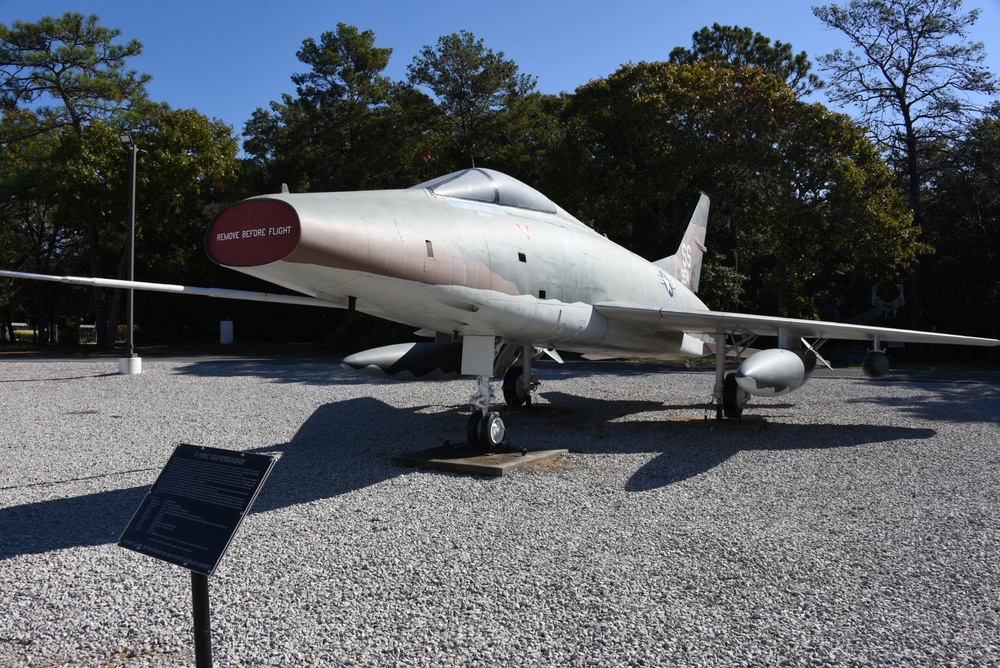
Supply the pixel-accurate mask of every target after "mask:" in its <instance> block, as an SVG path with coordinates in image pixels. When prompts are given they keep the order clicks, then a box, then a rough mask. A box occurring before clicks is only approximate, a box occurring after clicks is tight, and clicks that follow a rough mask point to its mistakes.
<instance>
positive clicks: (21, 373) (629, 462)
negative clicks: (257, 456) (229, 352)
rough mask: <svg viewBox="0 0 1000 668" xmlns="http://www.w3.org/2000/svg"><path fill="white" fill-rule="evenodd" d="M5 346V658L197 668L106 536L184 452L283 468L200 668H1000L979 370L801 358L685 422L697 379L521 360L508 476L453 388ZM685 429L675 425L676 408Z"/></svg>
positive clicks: (1, 436) (461, 388)
mask: <svg viewBox="0 0 1000 668" xmlns="http://www.w3.org/2000/svg"><path fill="white" fill-rule="evenodd" d="M116 371H117V362H116V361H115V360H87V361H16V360H10V359H3V358H0V419H2V422H0V424H2V425H3V429H2V430H0V665H3V666H38V667H41V666H45V667H49V666H79V665H85V666H156V667H159V666H190V665H193V663H194V656H193V635H192V630H191V609H190V608H191V604H190V578H189V577H188V573H187V572H186V571H184V570H182V569H180V568H178V567H175V566H171V565H168V564H165V563H162V562H159V561H156V560H154V559H151V558H149V557H146V556H143V555H139V554H135V553H133V552H130V551H128V550H124V549H122V548H119V547H117V546H116V545H115V542H116V540H117V538H118V534H119V533H120V532H121V530H122V529H123V528H124V526H125V524H126V523H127V522H128V520H129V518H130V517H131V514H132V512H133V511H134V510H135V508H136V507H137V506H138V503H139V501H140V500H141V498H142V495H143V493H144V492H145V490H146V488H147V487H148V485H149V484H150V483H151V482H152V481H153V479H154V478H155V477H156V475H157V473H158V472H159V471H160V469H161V468H162V467H163V464H164V463H165V462H166V460H167V457H168V456H169V454H170V453H171V452H172V450H173V448H174V447H175V446H176V445H177V444H178V443H181V442H187V443H196V444H201V445H209V446H214V447H222V448H229V449H234V450H254V451H257V452H271V453H275V454H279V455H280V456H281V459H280V460H279V461H278V463H277V464H276V466H275V469H274V472H273V473H272V475H271V478H270V479H269V480H268V482H267V484H266V485H265V488H264V490H263V491H262V493H261V495H260V497H259V498H258V500H257V503H256V504H255V506H254V510H253V512H252V513H251V515H250V516H249V517H248V518H247V520H246V522H245V523H244V524H243V526H242V527H241V529H240V531H239V532H238V533H237V535H236V538H235V540H234V541H233V544H232V545H231V546H230V548H229V551H228V552H227V553H226V555H225V557H224V558H223V560H222V562H221V565H220V567H219V569H218V571H217V572H216V574H215V575H214V576H212V578H211V580H210V588H211V600H212V627H213V643H214V656H215V661H216V664H217V665H224V666H292V665H317V666H328V665H344V666H385V665H396V666H456V665H457V666H492V665H522V666H529V665H538V666H543V665H544V666H611V665H615V666H655V665H664V666H669V665H686V666H699V665H700V666H727V665H731V666H747V665H788V666H804V665H842V666H895V665H900V666H903V665H905V666H912V665H927V666H932V665H933V666H937V665H956V666H987V665H996V662H997V661H998V658H1000V558H998V556H997V555H998V552H1000V550H998V548H1000V530H998V529H1000V507H998V500H1000V486H998V481H1000V417H998V415H1000V410H998V409H1000V385H998V382H997V381H998V380H1000V379H993V378H990V377H988V376H977V377H971V378H970V377H950V378H949V379H947V380H946V381H945V382H937V381H938V380H940V377H939V376H935V375H927V376H919V375H918V376H916V377H915V379H914V377H896V378H895V379H891V380H888V381H883V382H876V383H872V382H868V381H863V380H860V379H858V378H855V377H843V374H839V375H834V376H830V375H826V376H823V375H821V374H820V373H819V372H818V374H817V375H818V376H819V377H817V378H814V379H813V380H812V381H811V382H810V383H809V384H808V385H807V386H806V387H805V388H803V389H802V390H800V391H799V392H797V393H795V394H793V395H791V396H790V397H783V398H780V399H776V400H772V401H760V402H758V403H755V404H751V408H750V409H749V410H750V411H751V412H752V413H753V414H757V415H763V416H764V417H766V418H767V420H768V422H769V428H768V429H767V430H765V431H763V432H760V433H753V432H750V431H746V430H727V429H715V430H710V429H707V428H705V426H704V424H703V423H701V422H700V420H701V417H702V416H703V414H704V410H703V405H704V403H705V400H706V398H707V396H708V395H709V394H710V391H711V385H712V374H711V371H709V370H705V371H688V370H684V369H682V368H674V367H670V368H666V369H664V368H662V367H655V366H651V365H635V364H632V365H625V364H614V365H612V364H603V365H598V364H582V363H569V364H567V365H564V366H556V365H554V364H545V365H541V366H540V367H539V370H538V371H539V376H540V378H541V380H542V382H543V384H542V387H541V392H540V395H539V397H538V401H537V406H536V409H535V410H534V411H533V412H524V411H512V412H510V413H508V414H507V415H505V421H506V422H507V424H508V427H509V429H510V437H511V439H512V440H513V441H514V442H515V443H517V444H523V445H526V446H528V447H533V448H550V447H553V448H555V447H560V448H569V449H570V450H571V453H570V454H569V455H568V456H566V457H565V458H563V459H561V460H560V461H558V462H557V463H556V464H549V465H543V466H539V467H537V468H534V469H531V470H528V471H522V472H517V473H514V474H511V475H510V476H508V477H505V478H501V479H487V478H476V477H462V476H456V475H447V474H440V473H431V472H424V471H415V470H410V469H404V468H400V467H397V466H395V465H393V464H392V463H390V461H389V460H390V457H391V456H392V455H393V454H396V453H399V452H402V451H406V450H418V449H423V448H428V447H433V446H437V445H440V444H441V443H442V442H443V441H445V440H450V441H453V442H458V441H461V440H463V438H464V431H465V417H464V416H465V414H466V407H465V406H464V401H465V399H466V398H467V397H468V395H469V394H471V393H472V390H473V387H472V383H471V382H463V381H455V382H447V383H436V384H435V383H412V384H403V383H398V384H397V383H390V382H368V381H367V380H365V379H360V378H359V377H357V376H353V375H349V374H347V373H346V372H344V371H342V370H341V369H340V367H339V365H338V364H336V363H335V362H334V361H316V360H296V359H284V360H259V361H237V360H229V361H226V360H223V361H219V360H161V359H155V358H147V359H145V360H144V363H143V372H142V374H141V375H138V376H120V375H118V374H117V373H116ZM684 418H695V420H694V423H693V424H691V423H686V422H684V421H683V420H684Z"/></svg>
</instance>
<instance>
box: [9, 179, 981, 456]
mask: <svg viewBox="0 0 1000 668" xmlns="http://www.w3.org/2000/svg"><path fill="white" fill-rule="evenodd" d="M708 210H709V199H708V197H707V196H706V195H704V194H703V195H702V196H701V199H700V201H699V203H698V205H697V208H696V209H695V211H694V215H693V216H692V218H691V222H690V223H689V225H688V227H687V230H686V232H685V233H684V237H683V238H682V239H681V242H680V245H679V246H678V248H677V252H676V253H675V254H674V255H671V256H670V257H666V258H663V259H661V260H658V261H656V262H649V261H647V260H645V259H643V258H641V257H639V256H638V255H635V254H634V253H632V252H630V251H628V250H626V249H625V248H623V247H621V246H619V245H618V244H616V243H614V242H613V241H611V240H609V239H608V238H606V237H605V236H603V235H601V234H598V233H597V232H595V231H594V230H593V229H591V228H589V227H587V226H586V225H584V224H583V223H581V222H580V221H578V220H577V219H576V218H574V217H573V216H571V215H570V214H569V213H567V212H566V211H565V210H563V209H562V208H560V207H559V206H557V205H556V204H554V203H553V202H552V201H551V200H549V199H548V198H547V197H546V196H544V195H543V194H542V193H540V192H538V191H537V190H535V189H533V188H531V187H530V186H528V185H526V184H524V183H521V182H519V181H517V180H515V179H513V178H511V177H509V176H507V175H505V174H502V173H500V172H497V171H493V170H489V169H480V168H473V169H466V170H462V171H459V172H455V173H452V174H448V175H446V176H442V177H440V178H437V179H434V180H431V181H427V182H425V183H421V184H418V185H416V186H413V187H412V188H408V189H404V190H391V191H360V192H331V193H305V194H303V193H288V192H282V193H280V194H274V195H262V196H259V197H253V198H250V199H247V200H243V201H241V202H237V203H235V204H233V205H231V206H229V207H227V208H226V209H223V210H222V211H221V212H220V213H219V214H218V215H217V216H216V217H215V219H214V220H213V221H212V223H211V225H210V226H209V229H208V234H207V239H206V250H207V253H208V256H209V258H211V259H212V260H213V261H214V262H216V263H218V264H220V265H222V266H224V267H229V268H232V269H235V270H237V271H241V272H244V273H246V274H249V275H251V276H256V277H258V278H261V279H264V280H266V281H269V282H271V283H274V284H276V285H280V286H283V287H285V288H288V289H290V290H293V291H295V292H297V293H300V294H301V295H305V296H304V297H303V296H293V295H271V294H266V293H248V292H240V291H232V290H218V289H212V288H191V287H186V286H177V285H162V284H150V283H133V282H127V281H114V280H109V279H93V278H82V277H51V276H40V275H36V274H20V273H17V272H0V275H4V276H18V277H22V278H36V279H41V280H56V281H61V282H67V283H78V284H85V285H103V286H110V287H125V288H129V287H131V288H134V289H147V290H160V291H175V292H182V293H187V294H201V295H207V296H214V297H227V298H238V299H256V300H264V301H280V302H290V303H305V304H314V305H322V306H330V307H335V308H343V309H348V310H349V311H350V312H362V313H367V314H370V315H373V316H376V317H379V318H385V319H388V320H392V321H395V322H399V323H404V324H407V325H410V326H412V327H414V328H415V329H416V330H417V335H419V336H422V337H427V338H433V339H434V340H433V342H432V341H424V342H414V343H404V344H397V345H392V346H386V347H382V348H377V349H373V350H367V351H364V352H360V353H356V354H353V355H350V356H349V357H347V358H346V359H344V360H343V365H344V367H345V368H347V369H351V370H354V371H358V372H361V373H365V374H369V375H373V376H381V377H387V378H395V379H413V380H433V379H440V378H453V377H459V376H473V377H476V379H477V385H476V387H477V390H476V393H475V394H474V395H473V396H472V397H471V398H470V400H469V403H470V405H471V406H472V407H473V410H472V414H471V415H470V417H469V420H468V424H467V434H468V440H469V442H470V443H471V444H473V445H477V446H481V447H484V448H487V449H492V448H495V447H496V446H497V445H499V444H501V443H502V442H503V441H504V437H505V433H506V427H505V425H504V423H503V420H502V419H501V417H500V415H499V413H497V412H496V411H494V410H491V404H492V402H493V401H494V395H493V392H492V389H491V380H492V378H494V377H501V376H502V377H503V383H502V390H503V398H504V400H505V401H506V403H507V404H509V405H514V406H517V405H522V404H525V403H530V401H531V395H532V392H533V391H534V390H535V389H536V388H537V386H538V381H537V379H536V378H535V377H533V376H532V373H531V366H532V361H534V360H535V359H537V358H538V357H539V356H541V355H543V354H546V353H547V354H549V355H551V356H552V357H554V358H556V359H557V360H558V359H559V353H558V351H570V352H574V353H579V354H581V355H583V356H585V357H586V358H588V359H607V358H622V357H628V358H639V359H647V360H690V359H697V358H701V357H705V356H708V355H712V354H714V355H715V360H716V365H715V367H716V376H715V386H714V388H713V399H712V401H713V404H714V408H715V412H716V418H717V419H723V418H724V417H725V418H739V417H740V416H741V415H742V413H743V409H744V407H745V406H746V404H747V401H748V400H749V398H750V396H751V395H756V396H778V395H783V394H787V393H788V392H791V391H793V390H795V389H797V388H799V387H801V386H802V385H803V384H804V383H805V382H806V381H807V380H808V379H809V377H810V375H811V373H812V371H813V369H814V368H815V366H816V363H817V359H820V360H821V358H818V355H817V353H816V352H815V350H814V346H812V345H810V344H809V343H808V342H806V339H820V340H825V339H853V340H863V341H869V342H871V352H870V353H869V354H868V356H867V358H866V359H865V362H864V364H863V369H864V371H865V373H866V374H867V375H868V376H870V377H873V378H879V377H882V376H884V375H885V374H886V373H887V372H888V370H889V363H888V358H887V357H886V355H885V353H884V352H883V350H882V344H883V342H887V341H898V342H920V343H947V344H958V345H972V346H996V345H1000V341H998V340H997V339H987V338H976V337H968V336H957V335H951V334H939V333H930V332H919V331H913V330H901V329H889V328H884V327H870V326H863V325H851V324H844V323H837V322H823V321H815V320H799V319H794V318H780V317H772V316H762V315H752V314H745V313H726V312H718V311H711V310H709V309H708V307H707V306H706V305H705V304H704V303H703V302H702V301H701V300H700V299H699V298H698V297H697V295H696V293H697V291H698V283H699V278H700V275H701V266H702V258H703V255H704V253H705V233H706V227H707V222H708ZM760 335H765V336H776V337H777V338H778V347H777V348H772V349H768V350H760V351H755V350H753V349H751V348H749V345H750V344H751V343H752V341H753V340H754V339H755V338H756V337H757V336H760ZM727 354H729V355H732V356H735V357H737V360H738V361H739V362H740V364H739V367H738V368H737V370H736V371H735V372H730V373H728V374H727V373H726V356H727ZM744 356H746V359H743V357H744Z"/></svg>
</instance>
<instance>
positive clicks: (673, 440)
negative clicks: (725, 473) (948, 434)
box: [510, 392, 937, 492]
mask: <svg viewBox="0 0 1000 668" xmlns="http://www.w3.org/2000/svg"><path fill="white" fill-rule="evenodd" d="M543 396H544V397H545V399H546V400H547V401H549V402H551V403H549V404H542V405H540V406H538V408H537V411H538V414H537V416H536V417H531V416H530V410H528V411H522V412H521V414H523V415H526V416H528V417H527V419H525V420H524V424H525V426H526V427H530V428H531V430H532V431H533V432H535V433H534V437H535V438H538V439H540V440H544V435H545V433H546V431H549V432H551V431H552V430H555V431H559V432H564V433H565V432H568V431H572V430H576V431H577V433H578V434H579V436H578V438H575V439H573V441H574V443H575V444H576V445H575V446H574V448H573V450H574V451H576V452H580V453H584V454H602V455H605V454H606V455H613V454H630V453H632V454H634V453H658V456H656V457H655V458H654V459H652V460H651V461H649V462H648V463H646V464H645V465H643V466H642V467H640V468H639V469H638V470H637V471H636V472H635V473H634V474H633V475H632V476H631V478H630V479H629V481H628V482H627V484H626V486H625V489H626V490H628V491H633V492H643V491H650V490H654V489H658V488H661V487H667V486H669V485H673V484H676V483H678V482H682V481H684V480H687V479H689V478H692V477H694V476H697V475H699V474H702V473H705V472H707V471H710V470H711V469H713V468H715V467H716V466H719V465H720V464H722V463H723V462H725V461H726V460H727V459H729V458H730V457H732V456H734V455H736V454H737V453H739V452H743V451H751V450H811V449H817V448H818V449H828V448H850V447H857V446H864V445H870V444H876V443H889V442H892V441H897V440H924V439H929V438H932V437H933V436H935V435H936V433H937V432H936V431H935V430H934V429H930V428H917V427H905V426H885V425H870V424H850V425H837V424H787V423H780V422H777V421H774V420H773V419H772V421H771V423H770V426H769V427H768V428H766V429H763V430H762V431H757V430H756V429H754V428H753V427H752V425H753V424H754V423H752V422H750V421H751V420H753V417H750V416H748V418H747V420H748V422H747V423H746V425H743V426H733V425H717V424H716V423H715V422H714V421H713V420H711V419H710V420H708V421H705V420H704V419H703V413H704V404H702V405H698V404H690V405H664V404H662V403H660V402H654V401H603V400H601V399H591V398H585V397H579V396H570V395H564V394H561V393H557V392H545V393H543ZM792 407H793V405H792V404H776V403H769V404H763V405H761V406H759V407H758V408H757V411H756V413H755V414H756V415H758V416H760V417H763V418H768V417H770V418H775V417H777V418H778V419H780V414H781V412H782V411H785V410H787V409H789V408H792ZM665 410H680V411H683V415H682V416H680V418H681V419H675V420H663V419H662V418H659V419H658V418H657V417H656V416H654V415H650V417H648V418H646V417H643V414H645V413H658V412H662V411H665ZM623 418H624V419H623ZM517 419H518V418H517V417H516V416H512V417H511V420H510V421H511V422H513V423H514V424H516V423H517ZM526 445H528V447H532V446H531V445H530V444H526Z"/></svg>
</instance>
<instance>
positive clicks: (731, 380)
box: [722, 373, 746, 420]
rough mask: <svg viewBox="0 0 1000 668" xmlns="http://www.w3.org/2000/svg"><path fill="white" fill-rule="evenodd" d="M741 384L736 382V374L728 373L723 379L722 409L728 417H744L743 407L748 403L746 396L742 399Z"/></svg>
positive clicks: (734, 418)
mask: <svg viewBox="0 0 1000 668" xmlns="http://www.w3.org/2000/svg"><path fill="white" fill-rule="evenodd" d="M741 389H742V388H740V386H739V385H738V384H737V383H736V374H735V373H729V374H726V377H725V379H724V380H723V381H722V411H723V413H725V415H726V417H727V418H730V419H731V420H739V419H741V418H742V417H743V407H744V406H745V405H746V400H745V397H743V399H744V400H743V401H742V402H741V401H740V399H741V397H740V390H741Z"/></svg>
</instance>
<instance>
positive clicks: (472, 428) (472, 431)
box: [465, 408, 483, 448]
mask: <svg viewBox="0 0 1000 668" xmlns="http://www.w3.org/2000/svg"><path fill="white" fill-rule="evenodd" d="M482 420H483V413H482V411H480V410H479V409H478V408H473V409H472V415H470V416H469V422H468V423H467V424H466V426H465V435H466V438H467V439H468V441H469V445H471V446H472V447H474V448H478V447H479V423H480V422H482Z"/></svg>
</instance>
